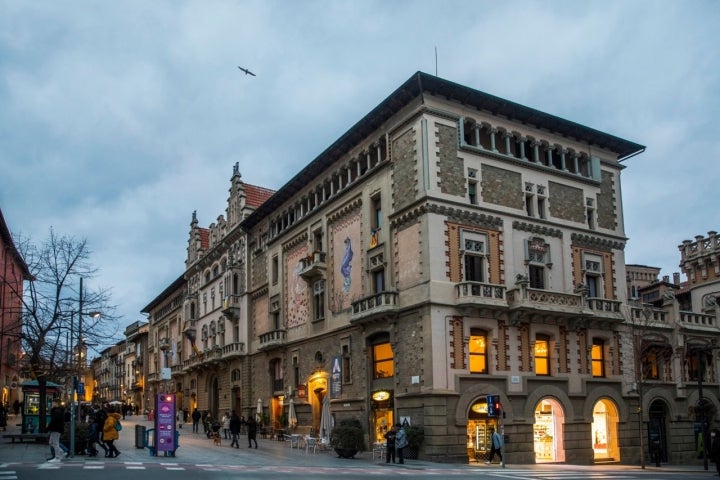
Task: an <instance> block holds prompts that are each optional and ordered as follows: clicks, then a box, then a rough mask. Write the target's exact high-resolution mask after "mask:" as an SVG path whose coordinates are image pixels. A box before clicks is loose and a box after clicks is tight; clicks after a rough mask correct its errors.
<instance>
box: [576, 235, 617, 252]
mask: <svg viewBox="0 0 720 480" xmlns="http://www.w3.org/2000/svg"><path fill="white" fill-rule="evenodd" d="M570 240H571V241H572V244H573V245H577V246H578V247H586V248H597V249H602V250H608V251H610V250H625V242H622V241H619V240H612V239H609V238H600V237H596V236H592V235H587V234H584V233H573V234H572V235H571V236H570Z"/></svg>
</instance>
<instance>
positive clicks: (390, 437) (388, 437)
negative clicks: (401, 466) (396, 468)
mask: <svg viewBox="0 0 720 480" xmlns="http://www.w3.org/2000/svg"><path fill="white" fill-rule="evenodd" d="M384 436H385V442H386V443H385V457H386V458H385V463H390V459H392V463H395V437H396V436H397V432H396V430H395V427H394V426H391V427H390V429H389V430H388V431H387V432H385V435H384Z"/></svg>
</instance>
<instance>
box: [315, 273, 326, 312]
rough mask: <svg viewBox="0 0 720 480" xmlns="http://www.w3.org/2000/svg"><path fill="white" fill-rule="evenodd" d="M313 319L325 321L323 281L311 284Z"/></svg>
mask: <svg viewBox="0 0 720 480" xmlns="http://www.w3.org/2000/svg"><path fill="white" fill-rule="evenodd" d="M313 319H314V321H316V322H317V321H320V320H323V319H325V280H318V281H316V282H315V283H314V284H313Z"/></svg>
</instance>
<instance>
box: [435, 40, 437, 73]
mask: <svg viewBox="0 0 720 480" xmlns="http://www.w3.org/2000/svg"><path fill="white" fill-rule="evenodd" d="M435 76H436V77H437V45H436V46H435Z"/></svg>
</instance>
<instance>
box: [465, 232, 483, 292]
mask: <svg viewBox="0 0 720 480" xmlns="http://www.w3.org/2000/svg"><path fill="white" fill-rule="evenodd" d="M486 245H487V237H486V236H485V235H482V234H479V233H476V232H470V231H466V230H463V231H462V246H461V249H462V254H463V267H464V271H463V274H464V276H463V280H465V281H467V282H484V281H485V277H486V269H487V265H486V262H485V255H486Z"/></svg>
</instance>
